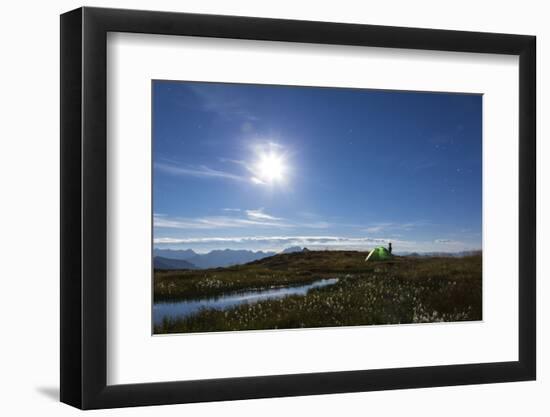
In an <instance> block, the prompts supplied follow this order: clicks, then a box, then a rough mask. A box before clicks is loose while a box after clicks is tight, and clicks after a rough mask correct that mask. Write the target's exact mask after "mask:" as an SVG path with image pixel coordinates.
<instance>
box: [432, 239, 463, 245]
mask: <svg viewBox="0 0 550 417" xmlns="http://www.w3.org/2000/svg"><path fill="white" fill-rule="evenodd" d="M434 242H435V243H445V244H452V243H460V242H457V241H456V240H451V239H436V240H434Z"/></svg>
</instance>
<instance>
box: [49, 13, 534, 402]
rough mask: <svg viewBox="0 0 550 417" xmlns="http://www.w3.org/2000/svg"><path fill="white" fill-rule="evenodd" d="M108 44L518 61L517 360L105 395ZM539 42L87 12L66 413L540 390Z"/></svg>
mask: <svg viewBox="0 0 550 417" xmlns="http://www.w3.org/2000/svg"><path fill="white" fill-rule="evenodd" d="M108 32H132V33H147V34H163V35H174V36H178V35H186V36H199V37H215V38H235V39H254V40H266V41H286V42H305V43H319V44H334V45H359V46H371V47H383V48H405V49H421V50H440V51H457V52H477V53H491V54H508V55H517V56H519V103H518V106H519V107H518V108H519V132H518V133H519V155H518V158H519V271H518V272H519V293H518V298H519V360H518V361H513V362H496V363H477V364H467V365H452V364H451V365H445V366H427V367H426V366H424V367H411V368H397V369H376V370H357V371H344V372H326V373H309V374H292V375H274V376H256V377H239V378H225V379H209V380H198V381H176V382H162V383H142V384H131V385H112V386H109V385H107V335H106V329H107V308H106V307H107V304H106V300H107V276H106V258H107V252H106V244H107V180H108V178H107V140H106V139H107V134H106V132H107V130H106V128H107V111H106V93H107V87H106V86H107V73H106V46H107V41H106V40H107V33H108ZM535 51H536V38H535V37H534V36H524V35H509V34H494V33H478V32H461V31H448V30H432V29H415V28H402V27H387V26H371V25H358V24H341V23H324V22H311V21H293V20H279V19H265V18H251V17H233V16H217V15H200V14H185V13H171V12H151V11H136V10H119V9H102V8H88V7H84V8H80V9H77V10H73V11H71V12H68V13H65V14H63V15H61V54H60V56H61V310H60V314H61V401H62V402H64V403H67V404H70V405H72V406H75V407H78V408H82V409H95V408H111V407H124V406H143V405H156V404H174V403H191V402H201V401H217V400H238V399H250V398H265V397H282V396H298V395H313V394H328V393H344V392H357V391H376V390H388V389H401V388H421V387H434V386H450V385H463V384H481V383H496V382H507V381H526V380H534V379H535V377H536V305H535V302H536V284H535V279H536V266H535V265H536V259H535V257H536V255H535V253H536V144H535V135H536V131H535V122H536V120H535V107H536V91H535V87H536V81H535V79H536V72H535V66H536V65H535V62H536V55H535V54H536V52H535Z"/></svg>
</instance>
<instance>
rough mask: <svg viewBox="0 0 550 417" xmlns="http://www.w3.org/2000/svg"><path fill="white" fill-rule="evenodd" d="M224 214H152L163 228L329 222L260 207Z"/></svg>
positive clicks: (295, 226) (323, 224)
mask: <svg viewBox="0 0 550 417" xmlns="http://www.w3.org/2000/svg"><path fill="white" fill-rule="evenodd" d="M222 211H223V212H224V213H227V214H225V215H219V216H204V217H193V218H186V217H170V216H164V215H163V216H160V215H159V216H157V215H153V224H154V226H155V227H156V228H163V229H187V230H196V229H224V228H230V229H235V228H250V227H256V228H273V229H280V228H285V229H291V228H292V229H300V228H306V229H327V228H329V227H331V226H332V224H331V223H328V222H324V221H306V222H300V221H292V220H289V219H285V218H282V217H276V216H273V215H271V214H269V213H267V212H266V211H265V210H264V209H263V208H260V209H244V210H243V209H238V208H227V209H222Z"/></svg>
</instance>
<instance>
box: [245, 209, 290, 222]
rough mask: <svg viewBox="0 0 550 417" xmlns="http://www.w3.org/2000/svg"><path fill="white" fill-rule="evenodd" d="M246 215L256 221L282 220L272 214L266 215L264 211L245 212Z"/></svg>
mask: <svg viewBox="0 0 550 417" xmlns="http://www.w3.org/2000/svg"><path fill="white" fill-rule="evenodd" d="M245 213H246V215H247V216H248V217H249V218H251V219H254V220H275V221H278V220H282V219H281V218H279V217H275V216H271V215H270V214H267V213H264V209H258V210H245Z"/></svg>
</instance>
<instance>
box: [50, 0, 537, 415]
mask: <svg viewBox="0 0 550 417" xmlns="http://www.w3.org/2000/svg"><path fill="white" fill-rule="evenodd" d="M535 66H536V65H535V37H533V36H526V35H509V34H492V33H474V32H459V31H446V30H432V29H415V28H398V27H386V26H371V25H356V24H340V23H326V22H310V21H292V20H277V19H264V18H251V17H236V16H214V15H197V14H185V13H168V12H150V11H135V10H116V9H101V8H87V7H85V8H80V9H77V10H74V11H71V12H68V13H66V14H63V15H62V16H61V312H60V314H61V401H63V402H65V403H67V404H70V405H73V406H75V407H79V408H82V409H93V408H111V407H124V406H139V405H155V404H174V403H188V402H200V401H218V400H234V399H247V398H265V397H277V396H297V395H313V394H326V393H341V392H356V391H373V390H387V389H400V388H420V387H434V386H446V385H461V384H480V383H495V382H507V381H524V380H533V379H535V376H536V314H535V312H536V308H535V300H536V294H535V293H536V282H535V278H536V276H535V272H536V268H535V252H536V223H535V221H536V191H535V172H536V166H535V162H536V146H535V103H536V94H535V78H536V77H535Z"/></svg>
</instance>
